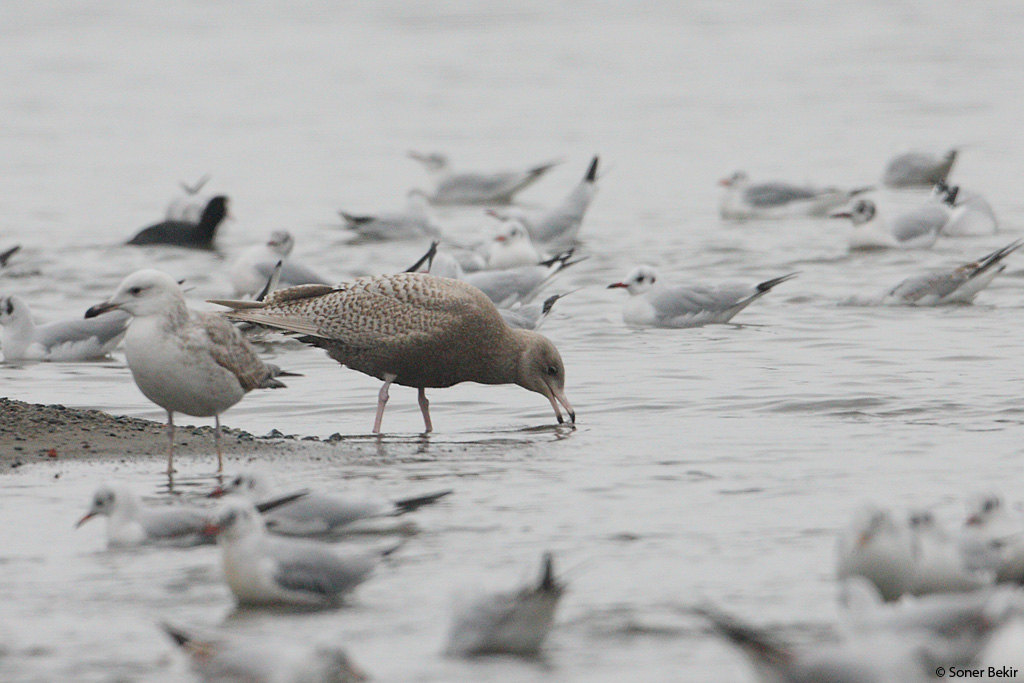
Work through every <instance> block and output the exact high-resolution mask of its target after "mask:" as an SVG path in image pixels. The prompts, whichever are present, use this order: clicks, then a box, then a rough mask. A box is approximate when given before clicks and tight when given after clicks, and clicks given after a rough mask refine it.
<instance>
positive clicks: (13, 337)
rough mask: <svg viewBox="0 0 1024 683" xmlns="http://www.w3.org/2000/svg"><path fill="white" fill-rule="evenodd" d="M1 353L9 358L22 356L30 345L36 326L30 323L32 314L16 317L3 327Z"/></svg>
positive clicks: (27, 313)
mask: <svg viewBox="0 0 1024 683" xmlns="http://www.w3.org/2000/svg"><path fill="white" fill-rule="evenodd" d="M3 328H4V333H3V352H4V355H5V356H9V357H11V358H15V357H20V356H22V355H24V353H25V351H26V350H27V349H28V347H29V345H31V344H32V336H33V335H34V334H35V331H36V324H35V323H34V322H33V321H32V314H31V313H29V312H26V313H25V315H21V316H18V317H17V318H15V319H14V320H12V321H11V322H9V323H8V324H6V325H4V326H3Z"/></svg>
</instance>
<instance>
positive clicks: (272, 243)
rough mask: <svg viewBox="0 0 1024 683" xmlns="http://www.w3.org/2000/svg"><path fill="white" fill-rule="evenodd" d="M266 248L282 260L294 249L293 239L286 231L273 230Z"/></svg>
mask: <svg viewBox="0 0 1024 683" xmlns="http://www.w3.org/2000/svg"><path fill="white" fill-rule="evenodd" d="M267 247H269V248H270V250H271V251H272V252H274V253H275V254H277V255H278V256H280V257H281V258H284V257H286V256H288V255H289V254H291V253H292V249H294V248H295V238H294V237H292V234H291V233H290V232H288V231H287V230H275V231H274V232H272V233H270V239H268V240H267Z"/></svg>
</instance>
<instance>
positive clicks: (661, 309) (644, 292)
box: [608, 266, 796, 327]
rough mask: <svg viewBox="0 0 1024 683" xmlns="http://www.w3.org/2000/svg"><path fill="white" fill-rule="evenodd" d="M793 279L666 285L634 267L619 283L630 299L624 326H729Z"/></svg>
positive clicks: (649, 270)
mask: <svg viewBox="0 0 1024 683" xmlns="http://www.w3.org/2000/svg"><path fill="white" fill-rule="evenodd" d="M794 277H796V273H790V274H789V275H783V276H782V277H777V278H773V279H771V280H765V281H764V282H761V283H759V284H748V283H727V284H722V285H666V284H665V283H664V282H663V281H662V280H661V276H660V275H659V274H658V271H657V270H656V269H655V268H653V267H652V266H637V267H636V268H634V269H633V270H632V271H630V272H629V274H628V275H627V276H626V279H625V280H622V281H621V282H614V283H612V284H610V285H608V289H615V288H623V289H625V290H626V291H627V292H629V295H630V296H629V299H627V300H626V303H625V305H624V307H623V309H622V317H623V319H624V320H625V321H626V324H627V325H635V326H639V327H645V326H650V327H698V326H700V325H708V324H711V323H725V322H728V321H729V320H731V319H732V318H733V316H735V315H736V314H737V313H739V312H740V311H742V310H743V309H744V308H746V307H747V306H749V305H750V304H752V303H753V302H754V301H756V300H757V299H759V298H761V297H762V296H764V295H765V294H767V293H768V292H770V291H771V290H772V288H773V287H775V286H776V285H778V284H781V283H783V282H786V281H787V280H791V279H793V278H794Z"/></svg>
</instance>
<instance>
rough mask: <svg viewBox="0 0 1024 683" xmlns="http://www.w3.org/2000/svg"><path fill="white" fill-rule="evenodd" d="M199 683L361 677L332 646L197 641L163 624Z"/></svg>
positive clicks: (245, 639)
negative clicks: (186, 658) (189, 662)
mask: <svg viewBox="0 0 1024 683" xmlns="http://www.w3.org/2000/svg"><path fill="white" fill-rule="evenodd" d="M162 626H163V629H164V631H165V632H166V633H167V635H168V636H170V638H171V639H172V640H173V641H174V643H175V644H176V645H177V646H178V647H180V648H181V649H182V650H183V651H184V652H186V653H187V654H188V655H189V659H190V660H191V663H192V670H193V671H194V672H195V673H196V674H198V675H199V677H200V679H201V680H202V681H204V683H357V682H359V681H366V680H368V679H367V677H366V674H364V673H363V672H362V670H360V669H359V667H357V666H356V665H355V664H354V663H353V662H352V660H351V659H350V658H349V656H348V653H347V652H346V651H345V650H344V649H342V648H340V647H337V646H329V645H315V644H310V643H308V642H306V641H301V642H299V641H283V640H278V639H270V638H258V637H254V636H235V635H232V636H217V637H209V636H200V635H197V634H194V633H191V632H189V631H186V630H184V629H181V628H178V627H175V626H171V625H169V624H163V625H162Z"/></svg>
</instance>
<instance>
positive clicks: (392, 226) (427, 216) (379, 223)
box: [338, 190, 441, 242]
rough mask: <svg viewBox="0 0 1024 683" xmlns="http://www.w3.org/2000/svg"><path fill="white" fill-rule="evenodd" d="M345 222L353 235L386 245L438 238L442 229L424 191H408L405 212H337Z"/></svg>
mask: <svg viewBox="0 0 1024 683" xmlns="http://www.w3.org/2000/svg"><path fill="white" fill-rule="evenodd" d="M338 215H339V216H341V218H342V219H343V220H344V221H345V228H347V229H348V230H351V231H352V232H354V233H355V234H356V235H357V237H358V238H359V239H360V240H365V241H368V242H384V241H392V240H409V239H421V238H424V237H429V238H432V239H437V238H439V237H440V236H441V229H440V228H439V227H438V226H437V222H436V221H435V220H434V215H433V213H432V212H431V210H430V204H429V202H428V201H427V195H425V194H424V193H423V191H422V190H411V191H410V192H409V196H408V201H407V204H406V209H405V211H404V212H401V213H399V212H384V213H377V214H365V215H355V214H351V213H346V212H344V211H338Z"/></svg>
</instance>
